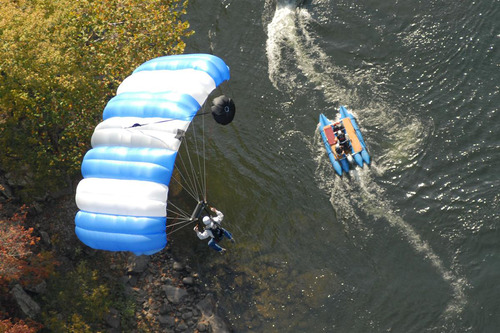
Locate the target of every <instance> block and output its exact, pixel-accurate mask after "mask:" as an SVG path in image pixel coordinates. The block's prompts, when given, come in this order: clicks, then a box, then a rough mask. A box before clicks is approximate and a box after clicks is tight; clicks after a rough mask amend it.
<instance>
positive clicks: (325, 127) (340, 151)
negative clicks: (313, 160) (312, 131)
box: [319, 106, 370, 176]
mask: <svg viewBox="0 0 500 333" xmlns="http://www.w3.org/2000/svg"><path fill="white" fill-rule="evenodd" d="M339 112H340V120H339V121H336V122H333V121H331V120H329V119H328V118H326V117H325V115H324V114H320V115H319V123H320V133H321V137H322V138H323V141H324V143H325V148H326V152H327V154H328V157H329V158H330V162H331V163H332V165H333V168H334V169H335V172H336V173H337V174H338V175H339V176H342V174H343V173H344V172H345V173H348V172H349V169H350V165H351V164H352V163H351V161H352V160H354V161H355V162H356V164H357V165H359V166H360V167H363V164H365V163H366V164H370V155H369V154H368V151H367V149H366V145H365V141H364V140H363V136H362V135H361V131H360V130H359V126H358V124H357V123H356V119H354V116H353V115H352V114H351V113H350V112H349V111H347V109H346V108H345V107H344V106H341V107H340V110H339Z"/></svg>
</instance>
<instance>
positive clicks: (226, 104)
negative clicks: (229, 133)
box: [212, 95, 236, 125]
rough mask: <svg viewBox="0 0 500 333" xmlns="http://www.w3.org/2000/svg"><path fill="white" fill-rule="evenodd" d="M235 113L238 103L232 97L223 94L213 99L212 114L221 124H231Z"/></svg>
mask: <svg viewBox="0 0 500 333" xmlns="http://www.w3.org/2000/svg"><path fill="white" fill-rule="evenodd" d="M235 113H236V105H235V104H234V102H233V100H232V99H231V98H229V97H227V96H225V95H221V96H219V97H216V98H214V100H213V101H212V116H213V117H214V120H215V121H216V122H217V123H219V124H221V125H227V124H229V123H230V122H232V121H233V118H234V114H235Z"/></svg>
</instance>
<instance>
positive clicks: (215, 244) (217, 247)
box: [208, 238, 222, 252]
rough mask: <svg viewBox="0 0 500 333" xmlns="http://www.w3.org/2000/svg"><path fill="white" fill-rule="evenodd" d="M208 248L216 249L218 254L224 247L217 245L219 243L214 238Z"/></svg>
mask: <svg viewBox="0 0 500 333" xmlns="http://www.w3.org/2000/svg"><path fill="white" fill-rule="evenodd" d="M208 246H210V247H211V248H212V249H214V250H215V251H217V252H220V251H222V247H220V246H219V244H217V242H216V241H215V239H213V238H212V239H211V240H210V241H209V242H208Z"/></svg>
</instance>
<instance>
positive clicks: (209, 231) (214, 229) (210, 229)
mask: <svg viewBox="0 0 500 333" xmlns="http://www.w3.org/2000/svg"><path fill="white" fill-rule="evenodd" d="M210 210H211V211H212V212H214V213H215V214H216V216H215V217H211V216H204V217H203V224H204V225H205V230H204V231H203V232H200V231H199V230H198V226H195V227H194V231H195V232H196V235H197V236H198V238H199V239H206V238H208V237H210V241H209V242H208V246H210V247H211V248H212V249H214V250H215V251H217V252H219V253H220V254H223V253H224V252H226V249H225V248H223V247H221V246H220V245H219V244H218V243H219V242H220V241H221V240H222V239H224V237H226V238H227V239H229V240H230V241H231V242H232V243H234V238H233V235H231V233H230V232H229V231H227V230H226V229H224V228H222V227H221V223H222V220H223V219H224V214H222V212H220V211H218V210H217V209H215V208H214V207H212V208H210Z"/></svg>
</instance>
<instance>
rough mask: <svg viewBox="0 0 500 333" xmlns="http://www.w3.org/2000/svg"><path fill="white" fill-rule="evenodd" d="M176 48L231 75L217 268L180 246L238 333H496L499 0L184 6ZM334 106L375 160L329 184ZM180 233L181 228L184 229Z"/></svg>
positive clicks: (197, 251) (183, 235)
mask: <svg viewBox="0 0 500 333" xmlns="http://www.w3.org/2000/svg"><path fill="white" fill-rule="evenodd" d="M186 18H187V20H188V21H189V22H190V24H191V27H192V29H193V30H195V31H196V34H195V35H194V36H193V37H191V38H190V39H188V40H187V44H188V45H187V48H186V52H187V53H192V52H207V53H213V54H215V55H217V56H220V57H221V58H223V59H224V60H225V61H226V63H227V64H228V65H229V66H230V68H231V75H232V78H231V83H230V85H229V87H228V88H227V89H228V90H227V91H225V92H224V93H226V94H228V95H230V96H231V97H232V98H233V99H234V100H235V102H236V105H237V114H236V118H235V120H234V122H233V123H232V124H231V125H229V126H225V127H221V126H215V125H209V129H208V133H209V134H208V136H207V142H206V149H207V153H206V160H207V165H208V175H209V177H208V191H209V200H210V202H211V203H212V204H213V205H214V206H216V207H217V208H219V209H220V210H222V211H223V212H224V213H225V215H226V219H225V221H224V225H225V226H226V227H227V228H228V229H229V230H230V231H232V232H233V233H234V235H235V237H236V239H237V244H235V245H232V244H230V243H227V244H225V245H224V246H225V247H227V248H228V253H227V255H225V256H220V255H218V254H217V253H215V252H213V251H212V250H210V249H209V248H208V247H207V245H206V243H205V241H199V240H198V239H197V238H196V237H195V235H194V233H193V232H192V230H190V229H189V228H186V229H185V230H182V231H180V232H178V233H176V234H175V235H172V236H171V242H172V244H173V247H174V251H176V252H177V254H178V255H182V256H185V257H188V258H189V260H190V261H191V265H192V266H193V267H194V268H195V269H196V270H197V271H199V272H200V275H201V278H202V279H203V280H204V281H206V282H207V286H209V287H210V288H213V292H214V293H215V294H216V295H217V298H218V299H219V306H220V308H221V310H222V312H223V314H224V315H225V316H226V317H227V318H228V319H229V320H230V322H231V325H232V327H233V329H234V331H236V332H250V331H253V332H386V331H390V332H498V327H500V283H499V281H500V232H499V222H500V219H499V215H500V214H499V213H500V208H499V201H500V194H499V192H500V191H499V189H500V177H499V171H500V154H499V153H500V133H499V130H498V126H499V125H500V124H499V120H500V119H499V105H500V96H499V95H500V93H499V90H500V89H499V85H500V67H499V66H500V64H499V63H500V61H499V60H500V55H499V42H500V28H499V24H500V2H499V1H496V0H476V1H450V0H441V1H433V0H428V1H410V0H384V1H382V0H369V1H345V0H339V1H332V0H330V1H325V0H318V1H314V0H312V1H281V0H278V1H267V0H266V1H264V0H259V1H241V0H240V1H237V0H190V3H189V7H188V15H187V17H186ZM340 105H345V106H346V107H347V108H348V109H349V110H350V111H352V112H353V113H354V114H355V116H356V117H357V120H358V123H359V125H360V127H361V130H362V132H363V135H364V138H365V141H366V143H367V146H368V149H369V152H370V154H371V156H372V159H373V163H372V165H371V166H370V167H365V168H363V169H360V168H357V169H355V170H354V171H353V172H352V173H351V175H350V176H348V177H343V178H340V177H338V176H336V175H335V173H334V170H333V168H332V167H331V165H330V163H329V160H328V158H327V156H326V153H325V150H324V146H323V143H322V141H321V139H320V135H319V132H318V116H319V114H320V113H325V115H327V116H328V117H329V118H334V114H335V113H334V112H335V111H336V110H338V107H339V106H340ZM188 229H189V230H188Z"/></svg>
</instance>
